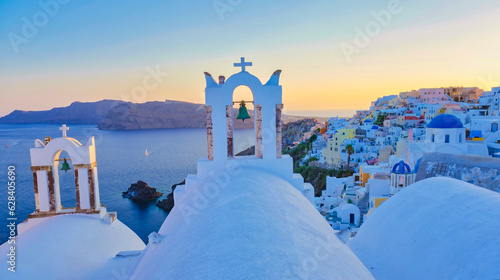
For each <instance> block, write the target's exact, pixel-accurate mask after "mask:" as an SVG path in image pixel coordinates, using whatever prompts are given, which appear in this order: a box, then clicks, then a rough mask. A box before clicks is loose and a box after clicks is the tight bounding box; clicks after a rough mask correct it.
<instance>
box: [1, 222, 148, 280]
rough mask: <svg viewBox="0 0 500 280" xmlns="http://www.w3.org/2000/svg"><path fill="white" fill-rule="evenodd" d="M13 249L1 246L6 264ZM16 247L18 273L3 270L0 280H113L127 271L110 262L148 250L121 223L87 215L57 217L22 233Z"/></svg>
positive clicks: (6, 245)
mask: <svg viewBox="0 0 500 280" xmlns="http://www.w3.org/2000/svg"><path fill="white" fill-rule="evenodd" d="M10 246H11V245H10V244H8V243H4V244H3V245H2V246H0V256H1V258H0V259H1V260H2V263H4V264H5V263H6V260H7V253H8V252H9V251H8V250H9V247H10ZM15 246H16V257H17V260H16V268H17V269H16V272H15V273H12V272H10V271H8V270H7V269H6V268H5V269H1V270H0V279H23V280H24V279H113V275H114V274H116V275H120V274H122V273H123V272H122V269H125V268H120V269H117V266H116V264H114V263H113V262H112V261H111V259H112V258H114V257H115V255H116V254H117V253H119V252H121V251H134V250H142V249H144V247H145V245H144V242H142V240H141V239H140V238H139V237H138V236H137V235H136V234H135V233H134V232H133V231H132V230H131V229H129V228H128V227H127V226H125V225H124V224H123V223H122V222H120V221H118V220H115V221H114V222H113V223H112V224H109V223H106V222H104V221H101V220H100V219H99V218H98V217H96V216H89V215H84V214H73V215H59V216H54V217H52V218H50V219H48V220H46V221H44V222H42V223H40V224H38V225H36V226H34V227H32V228H30V229H28V230H26V231H25V232H22V233H21V234H19V236H17V238H16V245H15ZM122 264H123V265H128V266H130V264H128V263H126V262H124V263H122ZM111 267H113V269H111Z"/></svg>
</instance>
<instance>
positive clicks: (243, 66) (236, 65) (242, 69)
mask: <svg viewBox="0 0 500 280" xmlns="http://www.w3.org/2000/svg"><path fill="white" fill-rule="evenodd" d="M246 66H252V63H251V62H245V58H244V57H242V58H241V62H240V63H235V64H234V67H241V72H246V70H245V69H246Z"/></svg>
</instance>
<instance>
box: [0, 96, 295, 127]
mask: <svg viewBox="0 0 500 280" xmlns="http://www.w3.org/2000/svg"><path fill="white" fill-rule="evenodd" d="M237 113H238V110H234V114H235V116H236V114H237ZM249 114H250V116H251V117H253V114H252V111H251V110H249ZM282 117H283V122H284V123H288V122H291V121H296V120H299V119H302V118H304V117H296V116H287V115H283V116H282ZM205 121H206V120H205V108H204V105H203V104H196V103H189V102H183V101H170V100H166V101H151V102H146V103H140V104H139V103H131V102H125V101H119V100H101V101H97V102H73V103H72V104H71V105H70V106H67V107H61V108H54V109H51V110H46V111H20V110H15V111H13V112H12V113H10V114H8V115H6V116H4V117H1V118H0V124H35V123H40V124H62V123H65V124H96V125H97V126H98V128H99V129H101V130H135V129H161V128H203V127H205ZM252 127H253V118H251V119H248V120H246V121H245V122H240V121H238V122H235V128H236V129H245V128H252Z"/></svg>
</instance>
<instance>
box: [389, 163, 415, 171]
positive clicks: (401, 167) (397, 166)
mask: <svg viewBox="0 0 500 280" xmlns="http://www.w3.org/2000/svg"><path fill="white" fill-rule="evenodd" d="M392 173H396V174H406V173H411V169H410V166H409V165H408V164H406V163H405V162H404V161H400V162H398V163H396V164H395V165H394V167H393V168H392Z"/></svg>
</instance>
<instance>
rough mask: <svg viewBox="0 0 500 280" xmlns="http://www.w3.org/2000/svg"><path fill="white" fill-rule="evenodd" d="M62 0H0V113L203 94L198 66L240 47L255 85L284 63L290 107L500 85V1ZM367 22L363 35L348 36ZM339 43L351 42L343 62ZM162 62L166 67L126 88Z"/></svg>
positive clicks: (224, 67) (354, 105) (361, 103)
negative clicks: (151, 80) (362, 38)
mask: <svg viewBox="0 0 500 280" xmlns="http://www.w3.org/2000/svg"><path fill="white" fill-rule="evenodd" d="M54 1H55V0H41V1H40V2H41V3H58V2H54ZM60 2H68V3H66V4H57V6H54V5H48V7H49V8H47V7H42V6H43V5H42V6H41V5H40V4H38V3H39V2H38V1H15V0H3V1H0V18H1V20H0V36H1V40H0V85H1V87H0V95H1V97H2V99H1V100H2V101H1V102H0V116H3V115H6V114H8V113H10V112H11V111H13V110H15V109H20V110H45V109H50V108H52V107H61V106H67V105H69V104H70V103H71V102H73V101H97V100H102V99H124V100H130V101H133V102H145V101H150V100H165V99H171V100H183V101H190V102H198V103H202V102H203V100H204V93H203V90H204V87H205V80H204V77H203V72H204V71H207V72H210V73H211V74H212V75H213V76H218V75H225V76H226V77H228V76H230V75H231V74H233V73H235V72H238V68H234V67H233V63H234V62H238V61H239V58H240V57H242V56H245V57H246V59H247V60H248V61H251V62H253V67H249V68H248V70H249V71H250V72H251V73H252V74H254V75H256V76H257V77H259V78H260V79H261V81H262V82H266V81H267V79H269V77H270V75H271V74H272V73H273V72H274V71H275V70H276V69H282V70H283V73H282V79H281V84H282V85H283V98H284V103H285V108H286V109H287V110H290V111H297V110H330V111H332V112H335V111H337V112H341V113H340V114H342V112H347V111H345V110H354V109H366V108H368V106H369V104H370V102H371V101H373V100H374V99H376V98H377V97H380V96H383V95H389V94H397V93H399V92H401V91H407V90H411V89H419V88H424V87H440V86H479V87H481V88H483V89H485V90H489V89H490V87H492V86H499V85H500V64H499V62H500V51H499V50H500V36H498V33H499V31H500V16H499V15H500V3H499V1H481V0H479V1H457V0H455V1H451V0H447V1H437V0H432V1H430V0H423V1H400V2H399V1H340V0H334V1H326V0H323V1H263V0H252V1H250V0H241V1H240V0H220V1H213V0H197V1H193V0H191V1H186V0H184V1H165V0H163V1H160V0H158V1H156V0H155V1H124V0H120V1H116V0H108V1H94V0H88V1H74V0H73V1H68V0H65V1H62V0H60ZM392 2H394V3H392ZM398 3H399V4H398ZM215 5H218V7H219V10H217V9H216V8H215ZM224 5H225V6H224ZM388 7H392V9H391V8H388ZM224 8H226V10H225V11H224V10H223V9H224ZM47 9H48V11H49V12H50V15H48V12H45V10H47ZM388 14H390V19H388V18H387V17H383V16H381V18H382V19H383V20H384V21H383V22H382V23H383V24H380V23H378V22H377V19H376V18H377V16H376V15H388ZM44 15H45V17H44ZM379 17H380V16H379ZM379 20H380V19H379ZM27 25H32V26H31V27H33V26H34V27H35V29H36V30H35V31H33V30H32V29H30V28H29V27H27ZM367 28H368V31H369V32H371V34H372V35H373V36H370V37H369V42H364V43H363V44H362V45H360V44H355V42H354V39H355V37H359V34H358V33H359V32H358V31H359V30H362V31H363V32H365V30H366V29H367ZM370 28H371V29H370ZM23 32H24V33H25V34H24V35H23ZM26 35H28V36H26ZM28 37H30V38H28ZM358 43H359V42H358ZM346 45H350V46H352V47H356V48H357V51H356V53H354V54H352V55H351V56H350V60H349V59H347V58H346V56H345V55H344V53H343V51H342V47H343V46H344V47H345V46H346ZM351 50H352V49H351ZM157 67H158V68H159V69H160V70H161V72H162V73H168V76H166V74H163V75H164V77H160V78H159V79H157V80H155V81H157V83H155V85H154V86H149V89H148V90H146V91H147V92H146V94H145V95H141V96H139V97H137V94H132V92H133V91H134V90H137V87H141V86H143V80H144V79H145V77H147V76H148V75H149V74H148V73H149V72H148V70H146V69H147V68H151V69H153V68H157Z"/></svg>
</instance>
